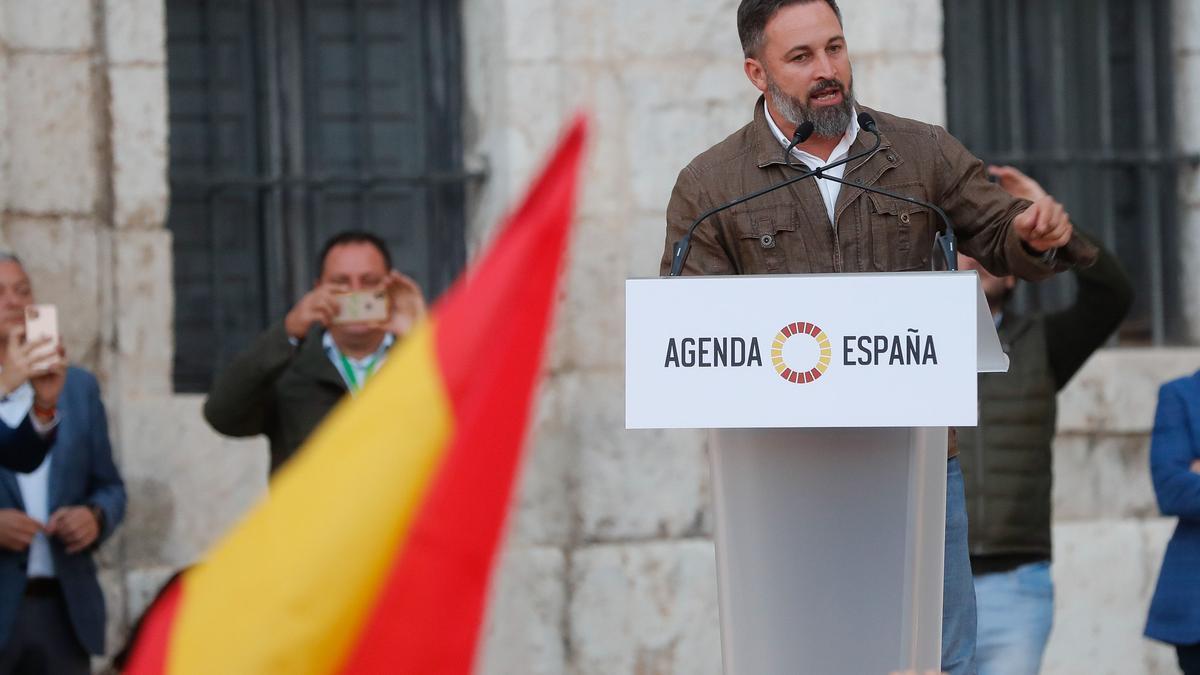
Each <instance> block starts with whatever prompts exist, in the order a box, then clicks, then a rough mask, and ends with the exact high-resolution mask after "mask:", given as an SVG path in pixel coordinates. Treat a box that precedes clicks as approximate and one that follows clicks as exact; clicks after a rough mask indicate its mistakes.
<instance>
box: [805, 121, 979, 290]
mask: <svg viewBox="0 0 1200 675" xmlns="http://www.w3.org/2000/svg"><path fill="white" fill-rule="evenodd" d="M858 125H859V126H860V127H862V128H863V129H866V130H867V131H868V132H870V133H871V134H873V135H874V136H875V147H879V144H880V143H881V142H882V137H881V136H880V135H879V129H877V128H876V127H875V120H874V119H872V118H871V116H870V115H868V114H867V113H861V114H860V115H859V116H858ZM830 166H835V165H833V164H831V165H830ZM828 168H829V167H824V168H821V169H817V170H816V171H814V172H813V173H814V174H816V176H817V178H824V179H825V180H831V181H833V182H835V183H841V184H842V185H848V186H850V187H855V188H858V189H860V190H862V191H864V192H874V193H875V194H880V195H883V196H885V197H891V198H892V199H899V200H900V201H902V202H908V203H909V204H915V205H917V206H920V207H923V208H926V209H929V210H930V211H933V212H934V213H936V214H937V215H938V217H939V218H941V219H942V224H943V225H944V226H945V227H944V229H943V230H942V231H941V232H939V233H938V234H937V236H936V237H934V243H935V244H936V245H937V247H938V248H940V249H941V250H942V256H943V257H945V259H946V269H947V270H949V271H951V272H957V271H958V243H957V239H956V238H955V236H954V225H953V223H951V222H950V217H949V216H947V215H946V212H945V211H943V210H942V209H941V207H939V206H937V205H936V204H931V203H929V202H924V201H921V200H920V199H914V198H912V197H907V196H905V195H900V194H896V193H895V192H889V191H887V190H882V189H880V188H877V187H873V186H870V185H860V184H858V183H851V182H849V181H845V180H842V179H841V178H835V177H833V176H827V175H825V174H824V171H825V169H828Z"/></svg>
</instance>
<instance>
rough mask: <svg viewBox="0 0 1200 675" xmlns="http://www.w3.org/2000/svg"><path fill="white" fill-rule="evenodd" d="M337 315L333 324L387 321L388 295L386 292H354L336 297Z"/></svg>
mask: <svg viewBox="0 0 1200 675" xmlns="http://www.w3.org/2000/svg"><path fill="white" fill-rule="evenodd" d="M336 297H337V302H338V307H339V311H338V315H337V316H336V317H334V318H333V322H334V323H353V322H370V321H387V319H388V295H387V291H386V290H377V291H354V292H353V293H345V294H342V295H338V296H336Z"/></svg>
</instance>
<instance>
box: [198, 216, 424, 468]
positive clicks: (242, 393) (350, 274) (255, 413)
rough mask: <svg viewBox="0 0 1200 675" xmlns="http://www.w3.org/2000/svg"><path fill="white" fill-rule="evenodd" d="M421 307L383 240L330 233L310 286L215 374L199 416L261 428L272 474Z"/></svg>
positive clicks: (254, 431) (245, 432) (240, 431)
mask: <svg viewBox="0 0 1200 675" xmlns="http://www.w3.org/2000/svg"><path fill="white" fill-rule="evenodd" d="M424 313H425V301H424V297H423V295H422V293H421V289H420V287H419V286H418V285H417V284H416V282H414V281H413V280H412V279H410V278H408V277H407V276H405V275H403V274H401V273H399V272H397V271H396V270H394V269H392V261H391V255H390V254H389V253H388V250H387V245H386V244H385V243H384V242H383V240H381V239H380V238H379V237H377V236H375V235H373V234H370V233H369V232H361V231H348V232H343V233H341V234H338V235H336V236H334V237H333V238H332V239H330V240H329V241H327V242H326V243H325V245H324V246H323V247H322V249H321V253H320V256H319V257H318V260H317V279H316V282H315V283H314V284H313V288H312V290H310V291H309V292H308V293H307V294H305V296H304V297H303V298H301V299H300V301H299V302H297V303H296V305H295V306H294V307H292V309H291V311H289V312H288V314H287V316H286V317H284V319H283V321H282V322H280V323H277V324H275V325H273V326H271V327H270V328H268V329H267V330H266V331H265V332H263V333H262V334H261V335H259V336H258V338H256V339H255V341H254V342H253V343H252V344H251V345H250V346H249V347H247V348H246V349H245V350H244V351H243V352H242V353H240V354H238V355H237V356H236V357H235V358H234V359H233V361H232V362H231V363H230V364H229V365H228V366H227V367H225V368H224V369H222V370H221V371H220V372H219V373H217V376H216V379H215V380H214V381H213V386H212V389H211V390H210V391H209V394H208V399H207V400H206V401H205V402H204V418H205V419H206V420H208V423H209V424H211V425H212V427H213V428H214V429H216V430H217V431H218V432H220V433H222V434H225V435H227V436H257V435H258V434H266V436H267V438H268V440H269V441H270V444H271V472H272V473H274V472H275V471H276V470H277V469H278V468H279V467H280V466H282V465H283V463H284V462H285V461H287V459H288V458H290V457H291V456H292V455H293V454H294V453H295V452H296V450H297V449H298V448H299V447H300V446H301V445H302V444H303V443H304V441H305V439H307V438H308V436H309V434H310V433H312V431H313V429H315V428H316V427H317V425H318V424H319V423H320V422H321V420H322V419H324V418H325V416H326V415H327V414H329V411H330V410H332V409H333V407H334V406H335V405H337V403H338V401H340V400H341V399H342V397H343V396H345V395H346V394H347V393H349V394H351V395H353V394H355V393H357V392H358V391H359V390H361V389H362V387H363V386H364V385H365V384H366V382H367V380H368V379H369V378H370V377H371V376H372V375H373V374H374V373H376V372H378V370H379V368H380V367H381V366H382V365H383V362H384V360H385V359H386V358H387V353H388V350H389V349H390V348H391V347H392V345H393V344H394V343H395V342H396V341H397V340H398V339H400V338H402V337H404V336H405V335H407V334H408V332H409V330H411V329H412V327H413V325H414V324H415V323H416V322H417V320H419V319H420V318H421V317H422V316H423V315H424Z"/></svg>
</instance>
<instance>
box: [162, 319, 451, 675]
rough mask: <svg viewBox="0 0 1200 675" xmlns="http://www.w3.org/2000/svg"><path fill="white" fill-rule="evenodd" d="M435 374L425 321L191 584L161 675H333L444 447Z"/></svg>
mask: <svg viewBox="0 0 1200 675" xmlns="http://www.w3.org/2000/svg"><path fill="white" fill-rule="evenodd" d="M437 364H438V359H437V355H436V353H435V340H434V324H433V322H432V321H426V322H424V323H423V324H422V325H421V326H419V327H417V328H416V330H415V331H414V332H413V334H411V335H410V336H409V337H408V338H407V339H405V340H404V342H403V343H401V344H400V345H397V347H396V348H394V349H393V350H392V353H391V355H390V356H389V358H388V361H387V363H386V364H385V365H384V367H383V368H382V369H381V370H380V371H379V373H377V374H376V375H375V376H374V377H372V378H371V380H370V381H369V382H368V384H367V386H366V388H364V389H363V391H362V393H361V394H360V395H359V396H358V397H357V398H356V399H355V401H354V405H352V406H351V405H346V404H345V403H343V404H342V405H341V406H339V407H338V408H337V409H336V410H335V411H334V412H333V413H332V414H331V415H330V417H329V418H328V419H327V420H326V422H325V423H324V424H323V425H322V426H321V427H320V428H319V429H318V430H317V432H316V433H315V434H314V435H313V436H312V437H311V438H310V439H309V441H308V443H307V444H306V445H305V446H304V448H303V449H302V451H301V452H300V453H298V454H297V455H296V457H295V458H294V459H293V460H292V461H291V462H289V464H288V465H287V466H285V467H284V468H283V469H282V470H281V471H280V472H279V473H278V474H277V476H276V478H275V480H274V481H273V482H272V483H271V489H270V494H269V495H268V496H267V497H266V498H264V500H263V501H262V502H261V503H260V504H259V505H258V506H257V507H256V508H255V510H254V511H253V512H252V513H251V515H250V516H249V517H247V518H246V519H245V520H243V521H242V523H241V524H240V525H239V527H238V528H237V529H236V530H235V531H234V532H233V533H232V534H230V535H229V536H228V537H226V539H225V540H224V541H223V543H222V545H221V546H219V547H218V548H217V549H216V550H215V551H213V552H212V554H211V556H210V557H209V558H208V560H207V561H206V562H205V563H204V564H202V565H200V566H197V567H196V568H195V569H193V570H192V571H190V572H189V573H188V574H187V583H186V586H185V588H186V593H185V596H184V601H183V603H182V605H181V607H180V610H179V615H178V616H177V618H176V622H175V631H174V634H173V636H172V640H171V647H170V651H169V654H168V661H167V662H168V668H167V672H169V673H172V674H173V675H176V674H178V675H191V674H193V673H194V674H196V675H213V674H214V673H220V674H221V675H238V674H240V673H245V674H247V675H249V674H253V675H264V674H269V673H286V674H288V675H303V674H305V673H313V674H322V675H324V674H327V673H331V672H334V671H336V670H337V669H338V667H339V666H340V664H341V662H342V661H343V660H344V658H345V657H346V654H347V652H348V650H349V649H350V648H351V647H352V643H353V640H354V639H355V637H356V636H357V634H358V631H359V628H360V626H361V625H362V623H363V622H364V621H365V620H366V618H367V615H368V612H369V610H370V608H371V603H372V602H373V601H374V600H375V598H376V592H377V590H378V587H379V585H380V584H381V583H382V580H383V578H384V576H385V574H386V572H387V569H388V567H389V565H390V564H391V562H392V561H393V560H394V559H395V557H396V555H398V552H399V551H400V550H401V546H402V543H403V540H404V537H405V535H406V532H407V529H408V527H409V524H410V523H411V522H412V520H413V518H414V516H415V514H416V510H417V508H418V507H419V505H420V503H421V501H422V500H423V498H424V496H425V492H426V490H427V489H428V487H429V485H430V483H431V482H432V477H433V474H434V472H435V471H436V470H437V467H438V465H439V462H440V460H441V458H442V456H443V453H444V451H445V448H446V445H447V441H448V440H449V438H450V433H451V431H452V426H453V420H452V415H453V413H452V408H451V406H450V402H449V398H448V396H447V394H446V392H445V389H444V387H443V383H442V379H441V374H440V372H439V371H438V365H437ZM298 552H299V553H298ZM247 636H256V637H255V638H253V639H247Z"/></svg>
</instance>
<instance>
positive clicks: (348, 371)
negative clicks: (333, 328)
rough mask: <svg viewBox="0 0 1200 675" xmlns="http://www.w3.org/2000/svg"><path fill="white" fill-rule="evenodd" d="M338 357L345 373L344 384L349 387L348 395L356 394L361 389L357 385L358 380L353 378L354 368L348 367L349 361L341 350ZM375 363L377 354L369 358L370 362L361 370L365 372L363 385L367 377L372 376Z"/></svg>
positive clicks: (377, 360)
mask: <svg viewBox="0 0 1200 675" xmlns="http://www.w3.org/2000/svg"><path fill="white" fill-rule="evenodd" d="M338 357H339V358H340V359H341V360H342V368H343V370H344V371H345V375H346V384H348V385H350V393H352V394H357V393H358V391H359V390H360V389H362V385H360V384H359V383H358V378H357V377H355V376H354V366H352V365H350V359H348V358H346V355H345V354H343V353H342V352H341V350H338ZM376 363H379V354H376V355H375V356H373V357H371V360H370V361H368V362H367V365H366V367H365V368H364V369H363V370H365V371H366V373H365V375H364V377H363V382H364V383H365V382H366V379H367V378H368V377H370V376H371V375H373V374H374V372H373V371H374V370H375V364H376Z"/></svg>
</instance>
